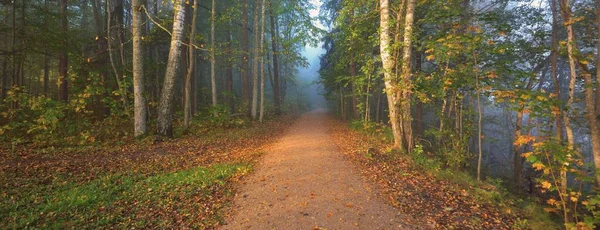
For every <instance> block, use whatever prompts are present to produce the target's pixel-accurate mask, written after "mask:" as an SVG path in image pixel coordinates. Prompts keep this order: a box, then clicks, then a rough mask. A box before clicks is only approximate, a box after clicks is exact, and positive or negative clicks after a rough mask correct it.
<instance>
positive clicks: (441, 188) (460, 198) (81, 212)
mask: <svg viewBox="0 0 600 230" xmlns="http://www.w3.org/2000/svg"><path fill="white" fill-rule="evenodd" d="M154 141H155V140H154V138H152V137H148V138H145V139H142V140H137V141H132V142H131V143H127V144H124V145H119V146H104V145H101V146H90V147H86V148H84V147H81V146H74V147H61V148H52V147H48V148H40V147H36V146H30V147H22V148H18V149H10V148H7V147H3V148H0V229H4V228H8V229H11V228H59V229H60V228H119V229H120V228H129V229H131V228H178V229H179V228H194V229H196V228H198V229H206V228H209V229H212V228H219V227H221V228H223V229H440V228H442V229H456V228H458V229H513V228H521V227H522V228H527V229H538V227H539V226H538V227H536V225H535V224H536V223H535V222H534V221H532V220H530V221H529V222H527V220H525V219H524V218H523V216H524V215H522V214H523V212H522V210H517V209H518V208H515V206H516V205H515V204H514V203H513V201H514V200H516V199H514V198H511V197H506V196H505V195H504V194H505V192H504V191H501V188H500V187H499V186H494V185H492V184H490V183H484V182H476V181H474V180H472V179H468V178H469V176H468V175H467V174H465V173H462V174H461V173H455V172H454V171H448V170H444V169H443V168H439V167H434V165H436V164H435V162H434V161H432V160H431V158H429V156H427V155H426V153H419V154H417V155H418V156H419V157H420V158H415V157H414V156H413V157H411V156H409V155H405V154H400V153H396V152H393V151H390V149H389V142H387V141H386V139H385V138H383V137H381V136H377V135H376V134H372V133H363V132H360V131H358V130H355V129H351V128H350V127H349V126H348V123H347V122H344V121H341V120H337V119H335V118H333V116H331V115H330V114H327V112H326V111H324V110H316V111H312V112H310V113H307V114H304V115H302V116H301V117H300V118H298V119H296V118H295V117H281V118H277V119H274V120H272V121H268V122H266V123H264V124H258V123H255V124H253V125H250V126H243V127H237V128H222V127H221V128H211V129H208V131H203V132H201V133H192V134H188V135H184V136H182V137H179V138H176V139H165V140H163V141H162V142H158V143H154ZM465 175H467V176H465ZM465 178H467V179H465ZM525 216H526V215H525ZM550 223H551V222H550ZM540 226H542V227H544V228H545V229H554V228H553V227H548V225H547V224H546V225H540Z"/></svg>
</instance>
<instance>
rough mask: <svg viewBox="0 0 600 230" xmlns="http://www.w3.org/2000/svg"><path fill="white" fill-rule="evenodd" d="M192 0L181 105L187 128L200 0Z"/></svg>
mask: <svg viewBox="0 0 600 230" xmlns="http://www.w3.org/2000/svg"><path fill="white" fill-rule="evenodd" d="M192 1H194V6H193V7H192V12H191V13H192V25H191V29H190V37H189V39H190V40H189V44H188V47H187V48H188V66H187V73H186V75H185V93H184V97H185V100H184V101H185V104H184V106H183V127H184V128H185V129H186V130H187V129H188V128H189V127H190V121H191V119H192V115H193V114H192V77H193V75H194V68H195V67H196V65H195V63H196V62H195V60H196V59H195V57H194V40H195V38H196V21H197V14H198V11H197V9H198V1H200V0H192Z"/></svg>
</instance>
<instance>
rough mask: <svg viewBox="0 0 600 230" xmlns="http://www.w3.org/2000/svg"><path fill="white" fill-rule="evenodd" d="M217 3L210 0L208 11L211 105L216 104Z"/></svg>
mask: <svg viewBox="0 0 600 230" xmlns="http://www.w3.org/2000/svg"><path fill="white" fill-rule="evenodd" d="M216 12H217V4H216V2H215V0H212V9H211V11H210V89H211V92H212V106H217V82H216V79H215V62H216V60H215V58H216V57H215V51H216V48H217V47H216V46H215V19H216Z"/></svg>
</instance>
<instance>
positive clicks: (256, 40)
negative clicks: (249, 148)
mask: <svg viewBox="0 0 600 230" xmlns="http://www.w3.org/2000/svg"><path fill="white" fill-rule="evenodd" d="M259 5H260V0H256V1H255V3H254V62H253V64H252V112H251V114H250V115H251V116H252V119H256V118H257V110H258V59H259V56H260V54H259V53H260V51H259V46H260V44H258V43H259V39H260V37H259V36H260V35H259V33H258V29H259V28H258V26H259V24H258V17H259V14H258V13H259V11H258V8H259Z"/></svg>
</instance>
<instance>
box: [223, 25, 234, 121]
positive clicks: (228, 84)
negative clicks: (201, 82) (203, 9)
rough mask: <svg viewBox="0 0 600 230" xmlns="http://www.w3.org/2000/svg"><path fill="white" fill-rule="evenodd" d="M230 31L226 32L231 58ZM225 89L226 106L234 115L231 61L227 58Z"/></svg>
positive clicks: (228, 51)
mask: <svg viewBox="0 0 600 230" xmlns="http://www.w3.org/2000/svg"><path fill="white" fill-rule="evenodd" d="M231 36H232V35H231V30H227V53H228V54H229V55H230V56H233V48H232V47H231V42H232V39H231ZM225 87H226V90H227V94H228V95H227V104H228V105H229V109H230V110H231V112H232V113H235V91H234V90H233V61H231V59H230V58H227V73H226V74H225Z"/></svg>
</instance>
